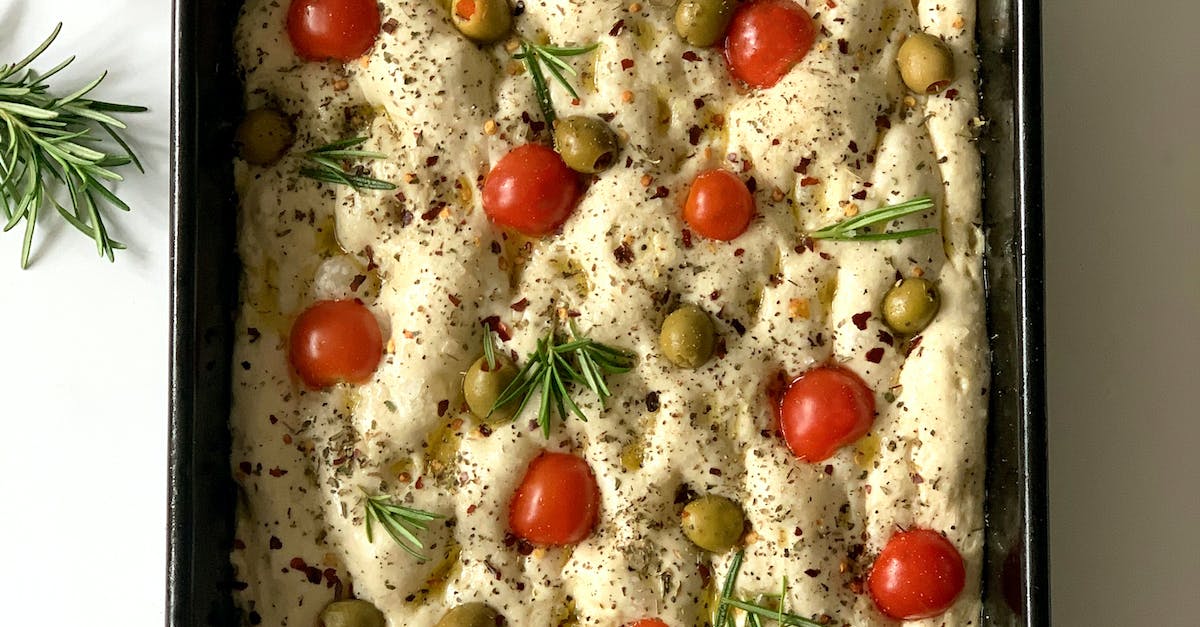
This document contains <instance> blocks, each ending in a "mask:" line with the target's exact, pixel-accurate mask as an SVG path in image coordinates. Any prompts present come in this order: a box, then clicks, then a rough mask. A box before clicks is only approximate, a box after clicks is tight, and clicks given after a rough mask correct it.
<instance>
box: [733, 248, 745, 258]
mask: <svg viewBox="0 0 1200 627" xmlns="http://www.w3.org/2000/svg"><path fill="white" fill-rule="evenodd" d="M744 254H746V249H745V248H739V249H737V250H735V251H733V256H734V257H741V256H742V255H744Z"/></svg>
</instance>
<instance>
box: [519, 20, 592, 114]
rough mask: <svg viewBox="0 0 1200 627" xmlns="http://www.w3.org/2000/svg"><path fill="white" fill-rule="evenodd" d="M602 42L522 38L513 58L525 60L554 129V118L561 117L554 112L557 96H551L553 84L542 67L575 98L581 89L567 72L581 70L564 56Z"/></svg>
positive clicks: (583, 51) (573, 74) (587, 49)
mask: <svg viewBox="0 0 1200 627" xmlns="http://www.w3.org/2000/svg"><path fill="white" fill-rule="evenodd" d="M599 45H600V44H598V43H596V44H592V45H590V46H575V47H558V46H543V45H540V44H535V43H533V42H532V41H529V40H528V39H522V40H521V51H520V52H518V53H516V54H514V55H513V58H514V59H520V60H522V61H524V62H525V69H527V70H528V71H529V78H530V79H531V80H533V91H534V93H535V94H536V95H537V101H538V106H539V107H540V108H541V109H542V117H543V118H545V120H546V124H547V125H548V126H549V127H550V128H551V129H553V128H554V120H556V119H558V115H557V114H556V113H555V112H554V98H553V97H552V96H551V95H550V85H549V84H548V83H547V82H546V75H545V73H544V72H542V68H543V67H545V69H546V70H547V71H549V72H550V75H551V76H552V77H554V80H556V81H558V84H559V85H562V87H563V89H565V90H567V93H569V94H571V97H572V98H578V97H579V92H577V91H575V87H574V86H573V85H571V81H569V80H567V74H570V75H571V76H577V75H578V73H577V72H576V71H575V68H573V67H571V64H570V63H567V62H566V61H565V60H564V59H565V58H567V57H576V56H579V55H581V54H587V53H589V52H591V51H593V50H595V49H596V48H597V47H598V46H599Z"/></svg>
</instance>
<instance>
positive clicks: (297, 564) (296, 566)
mask: <svg viewBox="0 0 1200 627" xmlns="http://www.w3.org/2000/svg"><path fill="white" fill-rule="evenodd" d="M288 565H289V566H291V567H292V570H304V569H306V568H308V563H307V562H305V561H304V558H303V557H293V558H292V561H291V562H289V563H288Z"/></svg>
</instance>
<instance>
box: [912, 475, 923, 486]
mask: <svg viewBox="0 0 1200 627" xmlns="http://www.w3.org/2000/svg"><path fill="white" fill-rule="evenodd" d="M912 482H913V483H915V484H917V485H920V484H922V483H925V477H922V476H921V475H920V474H918V473H915V472H914V473H913V474H912Z"/></svg>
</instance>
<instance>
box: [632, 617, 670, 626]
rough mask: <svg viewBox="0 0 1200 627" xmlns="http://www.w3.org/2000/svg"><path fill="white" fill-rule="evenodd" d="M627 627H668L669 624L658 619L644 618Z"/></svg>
mask: <svg viewBox="0 0 1200 627" xmlns="http://www.w3.org/2000/svg"><path fill="white" fill-rule="evenodd" d="M625 627H668V625H667V623H666V622H664V621H662V620H660V619H657V618H643V619H641V620H635V621H633V622H632V623H629V624H628V625H626V626H625Z"/></svg>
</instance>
